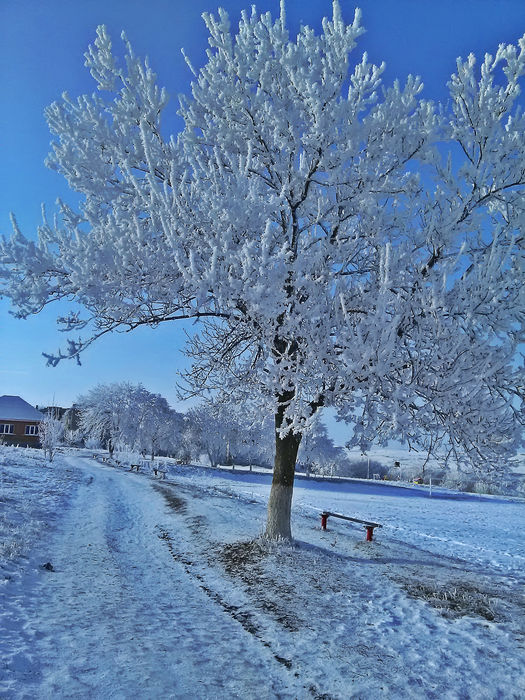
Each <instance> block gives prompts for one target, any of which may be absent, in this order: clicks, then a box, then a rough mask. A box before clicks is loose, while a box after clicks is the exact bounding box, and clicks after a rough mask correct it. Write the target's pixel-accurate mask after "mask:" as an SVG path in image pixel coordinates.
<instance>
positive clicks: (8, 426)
mask: <svg viewBox="0 0 525 700" xmlns="http://www.w3.org/2000/svg"><path fill="white" fill-rule="evenodd" d="M14 432H15V426H14V425H13V424H12V423H0V435H12V434H13V433H14Z"/></svg>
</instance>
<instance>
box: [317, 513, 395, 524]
mask: <svg viewBox="0 0 525 700" xmlns="http://www.w3.org/2000/svg"><path fill="white" fill-rule="evenodd" d="M321 515H326V516H327V517H328V516H330V517H332V518H342V519H343V520H351V521H352V522H354V523H362V524H363V525H366V526H367V527H383V526H382V525H380V524H379V523H371V522H369V521H368V520H361V519H360V518H351V517H350V516H349V515H341V513H331V512H330V511H327V510H326V511H324V512H323V513H321Z"/></svg>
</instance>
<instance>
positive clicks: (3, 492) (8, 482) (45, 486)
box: [0, 446, 84, 586]
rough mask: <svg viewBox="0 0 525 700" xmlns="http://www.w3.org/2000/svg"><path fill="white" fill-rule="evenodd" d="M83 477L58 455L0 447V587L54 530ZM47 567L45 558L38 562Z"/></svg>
mask: <svg viewBox="0 0 525 700" xmlns="http://www.w3.org/2000/svg"><path fill="white" fill-rule="evenodd" d="M82 478H84V475H83V473H82V472H81V471H79V470H78V469H77V468H76V467H75V466H73V465H72V464H71V463H70V462H69V461H67V460H65V459H64V457H63V456H62V455H57V456H56V457H55V461H54V462H53V463H49V461H48V460H46V459H45V458H44V454H43V452H42V451H41V450H32V449H22V448H16V447H7V446H0V586H2V585H3V584H5V583H6V582H7V581H9V580H11V579H12V578H13V577H16V576H18V575H19V573H20V571H21V567H20V564H21V562H27V557H28V555H29V554H30V552H32V551H34V550H35V548H36V545H37V544H38V543H39V542H40V543H42V549H41V551H40V558H43V557H45V555H46V552H45V545H46V544H47V540H48V538H49V535H50V533H51V532H52V531H53V528H54V527H56V524H57V522H58V520H59V519H60V516H61V513H62V511H63V510H64V509H65V508H66V505H67V502H68V501H69V500H70V499H71V498H72V497H73V495H74V493H75V491H76V489H77V487H78V485H79V483H80V481H81V479H82ZM42 563H45V559H44V560H43V561H42Z"/></svg>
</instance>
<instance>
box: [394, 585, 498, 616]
mask: <svg viewBox="0 0 525 700" xmlns="http://www.w3.org/2000/svg"><path fill="white" fill-rule="evenodd" d="M398 582H399V583H400V584H401V586H402V588H403V589H404V590H405V591H406V592H407V593H408V595H409V596H410V597H411V598H416V599H419V600H424V601H425V602H426V603H428V604H429V605H431V606H432V607H433V608H436V609H438V610H439V611H440V612H441V614H442V615H443V616H444V617H448V618H452V619H453V618H457V617H465V616H469V617H482V618H484V619H485V620H489V621H490V622H495V621H497V617H498V611H497V604H496V599H495V597H494V596H493V595H491V594H490V593H487V592H486V591H482V590H480V589H479V588H477V587H476V586H474V585H473V584H471V583H467V582H465V581H451V582H450V583H448V584H446V585H438V584H430V583H422V582H413V581H398Z"/></svg>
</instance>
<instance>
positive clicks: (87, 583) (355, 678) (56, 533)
mask: <svg viewBox="0 0 525 700" xmlns="http://www.w3.org/2000/svg"><path fill="white" fill-rule="evenodd" d="M0 451H1V453H2V455H4V454H5V453H4V452H3V450H0ZM13 455H14V453H12V452H11V453H10V455H9V456H8V459H7V460H4V464H3V465H2V475H3V478H4V481H3V486H2V492H1V497H2V499H3V502H4V504H5V512H4V517H3V519H2V525H1V527H2V536H3V535H4V531H3V530H4V529H5V528H7V529H8V530H9V529H10V528H11V531H12V529H13V525H12V523H14V521H15V520H16V518H15V516H14V512H15V511H16V510H17V509H18V508H19V507H24V508H25V513H26V520H27V521H28V522H29V521H31V520H32V518H33V513H34V512H35V513H36V511H34V510H32V508H31V507H30V506H27V507H26V506H25V505H24V506H22V502H25V500H26V497H25V492H24V489H20V490H18V491H17V490H16V489H15V488H13V487H12V486H11V485H10V484H11V483H12V482H11V481H10V479H11V478H12V476H13V475H15V474H16V475H19V476H22V477H23V480H24V483H26V482H27V483H32V484H33V487H32V489H31V491H30V493H34V494H35V498H33V501H34V503H37V502H38V501H39V499H38V497H37V496H36V494H37V491H38V487H37V482H38V481H40V483H41V486H42V488H43V489H48V490H51V491H52V490H53V489H56V495H55V497H54V498H56V500H55V502H54V503H52V500H48V501H47V502H43V505H42V508H41V510H39V512H38V515H37V516H35V522H36V521H37V520H38V522H41V521H49V522H50V523H51V526H52V527H51V528H50V529H46V530H44V531H42V532H39V533H38V532H37V528H36V527H33V526H31V527H30V528H29V529H28V530H26V537H29V533H32V534H31V536H32V537H33V538H34V539H33V544H34V546H33V548H32V549H31V551H29V549H28V548H27V546H26V550H25V555H24V556H20V553H17V552H15V551H14V550H12V549H11V550H10V552H11V555H10V562H11V563H10V564H9V567H10V569H9V574H8V577H7V578H6V580H5V581H4V582H3V585H2V586H1V587H0V596H1V597H2V600H1V601H0V629H1V630H2V632H1V634H0V656H1V657H2V659H3V661H2V662H0V696H1V697H2V698H7V699H10V698H34V697H39V698H47V697H53V698H66V697H75V698H83V697H86V698H87V697H89V698H107V697H118V698H130V697H133V698H148V699H152V698H190V697H191V698H215V697H221V698H222V697H242V698H275V697H279V698H312V697H313V698H320V697H324V698H330V697H334V698H349V697H358V698H369V699H372V698H377V697H382V696H384V697H388V698H426V697H429V698H440V699H441V698H451V699H452V698H458V697H472V698H474V697H475V698H487V699H488V698H493V697H502V698H520V697H523V696H524V694H525V661H524V646H525V602H524V600H523V584H524V582H525V575H524V573H523V568H522V567H523V556H524V551H523V547H524V544H523V537H522V533H523V527H524V525H525V504H524V503H522V502H518V501H510V500H505V499H485V498H479V497H470V498H469V497H465V496H459V495H456V496H455V497H453V498H444V497H439V498H433V499H429V498H428V496H427V495H426V494H424V493H422V492H418V491H416V490H406V489H405V490H404V489H396V488H395V487H392V486H384V485H373V484H372V485H368V484H364V485H363V484H361V485H356V484H346V485H342V484H338V485H337V487H336V486H334V484H331V483H321V482H310V481H306V480H299V481H298V484H297V490H296V497H295V502H294V516H293V517H294V534H295V537H296V543H295V545H294V546H291V545H273V546H272V545H268V544H264V543H261V542H260V541H254V538H256V537H257V535H258V534H259V533H260V532H261V530H262V527H263V523H264V518H265V499H266V494H267V492H268V489H269V479H268V476H265V475H256V474H250V473H243V474H240V473H237V472H234V473H233V474H228V473H225V472H222V471H213V470H210V469H197V468H189V467H173V468H170V470H169V473H168V475H167V477H168V478H167V480H166V481H155V480H154V479H152V478H151V477H150V476H148V475H145V474H141V473H139V474H136V473H135V472H133V473H132V472H130V471H127V470H124V469H117V468H114V467H109V466H104V465H100V464H97V463H96V462H94V461H93V460H92V459H89V458H87V457H81V456H79V455H73V454H72V455H70V456H64V457H63V458H61V460H60V461H59V462H57V463H56V465H54V466H53V467H46V466H44V465H43V464H38V462H36V461H35V462H34V463H30V462H27V461H26V462H24V463H15V459H16V457H14V456H13ZM66 469H69V470H71V471H70V472H67V471H66ZM52 472H55V475H54V477H53V478H54V479H55V481H54V482H53V483H52V482H51V481H50V479H51V473H52ZM6 475H7V476H8V477H9V479H6ZM68 480H69V481H68ZM6 483H7V484H9V486H8V490H9V493H8V500H7V499H6V498H5V496H6V495H7V494H6V492H5V489H4V487H5V484H6ZM71 484H75V488H74V489H70V488H69V486H71ZM31 498H32V497H31ZM326 507H328V508H329V509H330V510H336V511H341V512H343V513H347V514H350V515H355V516H357V517H365V518H371V519H373V520H376V521H378V522H381V523H383V524H384V527H383V528H382V529H381V530H378V531H376V535H375V538H374V542H372V543H366V542H364V537H363V531H362V529H361V528H360V527H359V526H353V525H349V524H348V523H344V522H342V521H336V520H330V521H329V531H327V532H323V531H322V530H321V529H320V527H319V517H318V512H319V510H320V509H323V508H326ZM52 513H55V514H54V515H53V516H52ZM10 523H11V524H10ZM6 524H7V525H6ZM491 533H492V534H491ZM26 544H27V545H28V544H29V541H28V540H27V543H26ZM48 561H49V562H50V563H51V564H52V567H53V570H52V571H50V570H46V569H43V568H41V566H40V565H41V564H43V563H45V562H48ZM3 571H4V570H3ZM15 571H16V576H15V575H14V572H15Z"/></svg>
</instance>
